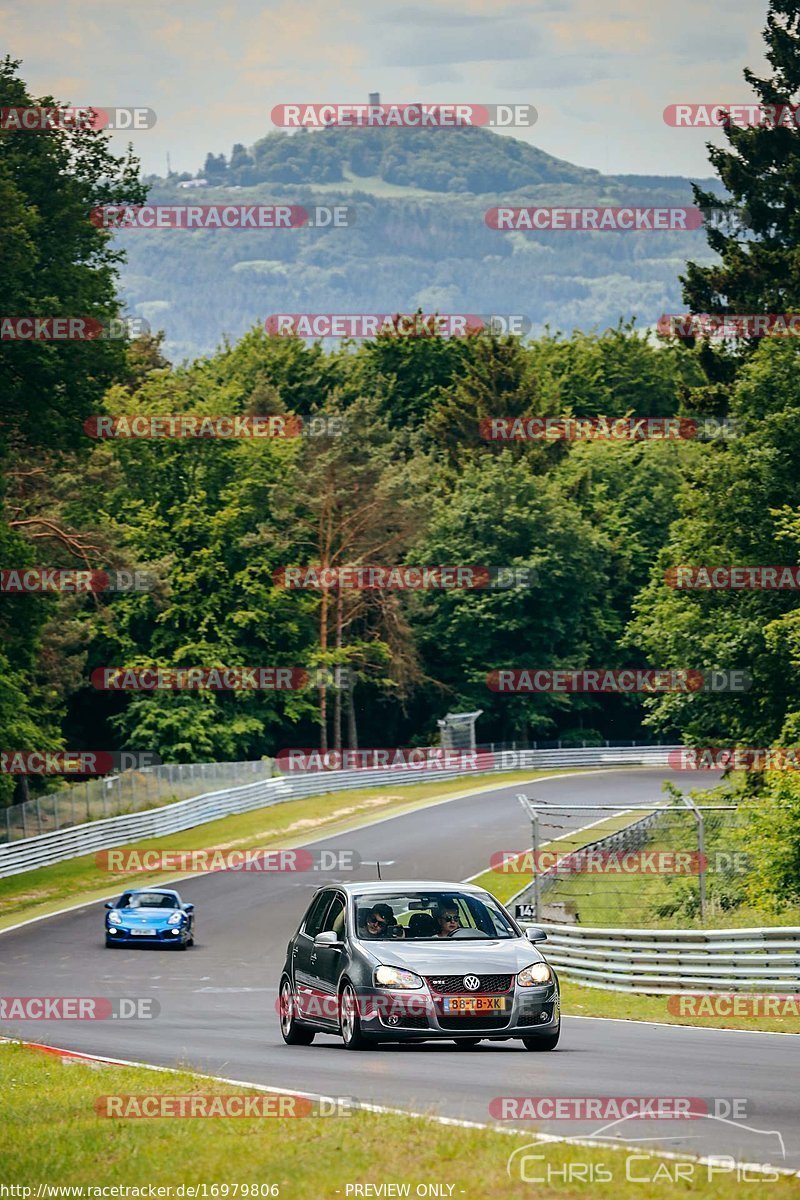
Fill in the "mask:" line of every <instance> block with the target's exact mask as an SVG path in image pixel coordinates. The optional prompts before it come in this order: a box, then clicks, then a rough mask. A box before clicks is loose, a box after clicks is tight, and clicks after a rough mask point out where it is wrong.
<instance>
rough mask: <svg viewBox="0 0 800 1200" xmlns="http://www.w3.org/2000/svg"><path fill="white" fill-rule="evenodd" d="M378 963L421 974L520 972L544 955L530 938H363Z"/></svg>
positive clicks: (365, 945) (364, 944) (363, 944)
mask: <svg viewBox="0 0 800 1200" xmlns="http://www.w3.org/2000/svg"><path fill="white" fill-rule="evenodd" d="M361 945H362V946H364V947H365V948H366V949H367V950H368V951H369V953H370V955H372V956H373V957H374V958H375V961H376V962H377V963H385V964H386V965H387V966H390V967H403V968H405V969H406V970H407V971H416V973H417V974H418V975H466V974H469V973H471V972H474V973H477V974H481V973H483V972H485V973H487V974H493V975H502V974H512V975H516V974H518V973H519V972H520V971H521V970H522V969H523V968H524V967H527V966H530V964H531V963H534V962H539V961H540V960H541V958H542V955H541V954H540V953H539V951H538V950H537V949H536V947H535V946H534V945H533V944H532V943H531V942H529V941H528V939H527V938H509V939H505V938H502V939H495V938H492V939H491V940H488V939H487V940H486V941H484V940H483V939H478V940H476V941H474V942H468V941H464V940H462V939H460V938H459V939H458V940H456V941H455V942H450V941H449V942H446V943H445V944H444V945H441V944H439V943H437V942H433V941H430V942H429V941H419V942H417V943H416V944H415V943H413V942H381V943H379V944H376V943H375V942H362V943H361Z"/></svg>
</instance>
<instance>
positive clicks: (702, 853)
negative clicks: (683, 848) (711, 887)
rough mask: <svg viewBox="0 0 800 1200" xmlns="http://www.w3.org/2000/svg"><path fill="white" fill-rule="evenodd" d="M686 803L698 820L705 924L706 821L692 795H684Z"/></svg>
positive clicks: (698, 851)
mask: <svg viewBox="0 0 800 1200" xmlns="http://www.w3.org/2000/svg"><path fill="white" fill-rule="evenodd" d="M683 801H684V804H686V806H687V808H690V809H691V810H692V813H693V814H694V819H695V821H696V822H697V858H698V864H697V871H698V890H699V892H700V924H701V926H702V925H704V924H705V920H706V837H705V822H704V820H703V814H702V813H701V812H700V809H699V808H698V807H697V805H696V804H695V802H694V800H692V798H691V797H690V796H684V797H683Z"/></svg>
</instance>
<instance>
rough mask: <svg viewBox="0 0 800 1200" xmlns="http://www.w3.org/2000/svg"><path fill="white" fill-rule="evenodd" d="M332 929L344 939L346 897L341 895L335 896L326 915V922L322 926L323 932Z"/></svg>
mask: <svg viewBox="0 0 800 1200" xmlns="http://www.w3.org/2000/svg"><path fill="white" fill-rule="evenodd" d="M328 930H331V931H332V932H333V933H335V934H336V936H337V937H339V938H342V939H344V897H343V896H340V895H336V896H334V899H333V904H332V905H331V906H330V908H329V909H328V913H327V916H326V917H325V924H324V926H323V928H322V932H323V933H327V932H328Z"/></svg>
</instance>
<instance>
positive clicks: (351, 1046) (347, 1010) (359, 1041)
mask: <svg viewBox="0 0 800 1200" xmlns="http://www.w3.org/2000/svg"><path fill="white" fill-rule="evenodd" d="M339 1009H340V1013H341V1016H340V1017H339V1026H340V1028H341V1031H342V1041H343V1042H344V1045H345V1049H346V1050H363V1049H364V1047H365V1046H366V1045H367V1039H366V1038H365V1037H364V1035H363V1034H362V1032H361V1020H360V1018H359V1015H358V998H357V996H356V993H355V991H354V990H353V986H352V984H350V983H346V984H345V985H344V987H343V988H342V991H341V995H340V997H339Z"/></svg>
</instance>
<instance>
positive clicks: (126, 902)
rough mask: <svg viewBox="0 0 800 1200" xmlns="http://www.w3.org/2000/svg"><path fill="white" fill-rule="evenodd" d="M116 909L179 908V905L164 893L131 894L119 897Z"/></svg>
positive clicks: (173, 898)
mask: <svg viewBox="0 0 800 1200" xmlns="http://www.w3.org/2000/svg"><path fill="white" fill-rule="evenodd" d="M117 908H180V905H179V904H178V901H177V899H176V898H175V897H174V896H168V895H167V894H166V893H165V892H133V893H127V894H126V895H124V896H122V897H120V901H119V904H118V905H117Z"/></svg>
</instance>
